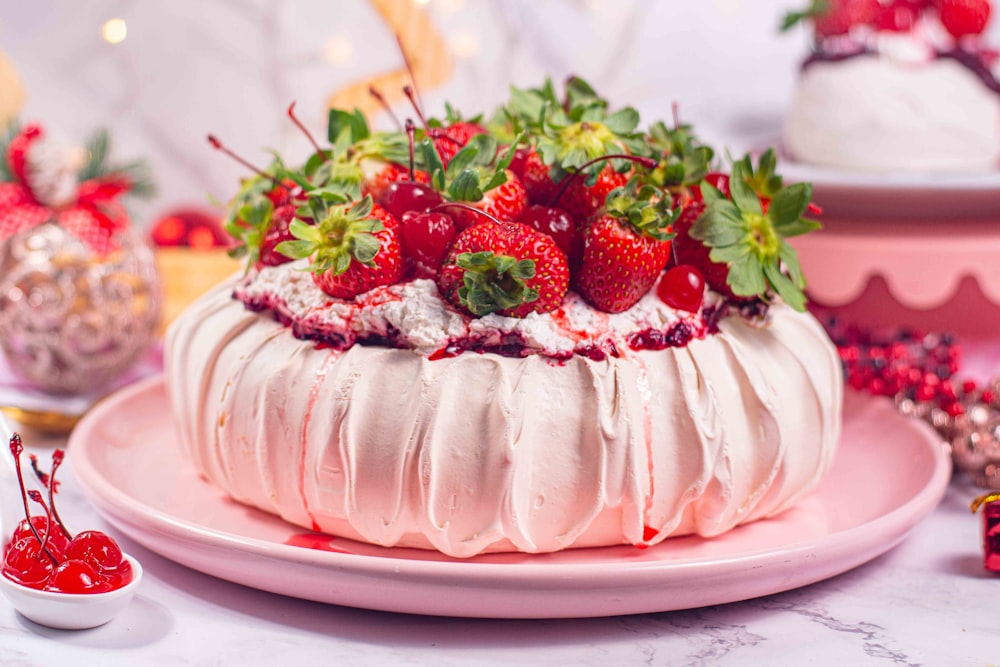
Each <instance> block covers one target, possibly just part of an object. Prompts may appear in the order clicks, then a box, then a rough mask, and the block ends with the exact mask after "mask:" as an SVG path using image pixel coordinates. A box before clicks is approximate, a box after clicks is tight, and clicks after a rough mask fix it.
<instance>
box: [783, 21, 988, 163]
mask: <svg viewBox="0 0 1000 667" xmlns="http://www.w3.org/2000/svg"><path fill="white" fill-rule="evenodd" d="M885 39H886V40H887V41H886V45H885V46H886V52H887V54H889V56H891V57H878V56H858V57H853V58H848V59H847V60H844V61H839V62H817V63H813V64H810V65H809V66H807V67H805V68H804V70H803V72H802V76H801V78H800V80H799V83H798V87H797V90H796V93H795V96H794V99H793V101H792V104H791V108H790V110H789V113H788V115H787V116H786V118H785V124H784V137H783V140H784V145H785V148H786V150H787V151H788V152H789V153H790V155H791V156H792V157H793V158H794V159H796V160H799V161H801V162H807V163H812V164H819V165H825V166H830V167H837V168H843V169H852V170H868V171H908V172H976V171H988V170H991V169H997V168H998V167H1000V95H998V94H997V93H995V92H993V91H991V90H990V89H989V88H987V86H986V85H985V84H984V83H983V82H982V81H981V80H980V79H979V78H978V77H977V76H976V75H975V74H973V73H972V72H971V71H969V70H968V69H967V68H966V67H964V66H962V65H961V64H959V63H957V62H955V61H954V60H951V59H948V58H936V59H932V60H924V59H923V58H924V56H923V55H921V53H920V50H919V48H916V47H914V48H912V49H911V48H909V47H907V46H906V44H905V43H904V42H900V41H899V40H898V39H896V41H892V40H893V39H895V38H892V37H888V36H886V38H885ZM911 46H913V45H911ZM917 46H919V45H917Z"/></svg>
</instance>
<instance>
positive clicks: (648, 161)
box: [549, 153, 659, 207]
mask: <svg viewBox="0 0 1000 667" xmlns="http://www.w3.org/2000/svg"><path fill="white" fill-rule="evenodd" d="M603 160H628V161H629V162H638V163H639V164H641V165H642V166H644V167H646V168H647V169H655V168H656V165H657V164H659V163H658V162H657V161H656V160H654V159H653V158H648V157H640V156H638V155H628V154H626V153H612V154H611V155H602V156H601V157H596V158H594V159H593V160H590V161H589V162H584V163H583V164H582V165H580V168H579V169H577V170H576V171H574V172H573V173H572V174H570V175H569V177H568V178H565V179H563V182H562V187H561V188H559V192H557V193H556V196H555V197H553V198H552V201H551V202H550V203H549V206H552V207H555V206H557V205H558V204H559V200H560V199H561V198H562V196H563V193H564V192H566V188H568V187H569V186H570V183H572V182H573V181H574V180H575V179H576V178H579V176H580V174H582V173H583V172H584V171H585V170H586V169H587V167H589V166H590V165H592V164H597V163H598V162H601V161H603Z"/></svg>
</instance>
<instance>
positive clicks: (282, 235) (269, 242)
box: [260, 204, 298, 266]
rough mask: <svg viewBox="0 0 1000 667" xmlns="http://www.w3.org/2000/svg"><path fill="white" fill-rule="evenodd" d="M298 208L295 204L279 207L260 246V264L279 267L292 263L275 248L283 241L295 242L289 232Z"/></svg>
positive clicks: (272, 215)
mask: <svg viewBox="0 0 1000 667" xmlns="http://www.w3.org/2000/svg"><path fill="white" fill-rule="evenodd" d="M297 210H298V207H297V206H295V205H294V204H284V205H283V206H279V207H278V208H276V209H275V210H274V213H272V214H271V223H270V224H269V225H268V226H267V231H266V232H265V233H264V241H263V242H262V243H261V244H260V263H261V264H263V265H264V266H278V265H279V264H284V263H286V262H290V261H292V260H291V258H289V257H285V256H284V255H282V254H281V253H280V252H278V251H277V250H275V247H277V245H278V244H279V243H281V242H283V241H294V240H295V237H294V236H292V233H291V232H290V231H288V225H290V224H291V222H292V220H293V219H294V218H295V211H297Z"/></svg>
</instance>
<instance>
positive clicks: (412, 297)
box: [234, 260, 721, 358]
mask: <svg viewBox="0 0 1000 667" xmlns="http://www.w3.org/2000/svg"><path fill="white" fill-rule="evenodd" d="M307 264H308V261H307V260H299V261H297V262H290V263H288V264H282V265H280V266H275V267H263V268H261V269H260V270H257V271H254V272H252V273H251V274H250V275H248V276H247V278H246V280H245V281H244V282H243V283H242V284H241V285H240V286H238V287H237V288H236V290H235V292H234V294H235V296H236V298H237V299H239V300H240V301H242V302H243V303H244V304H246V305H247V307H249V308H250V309H251V310H269V311H271V312H272V313H274V315H275V316H276V317H277V318H278V319H279V320H280V321H282V322H286V323H288V324H289V325H290V326H291V328H292V331H293V332H294V334H295V335H296V336H297V337H299V338H303V339H313V340H320V341H323V342H325V343H327V344H329V345H331V346H332V347H336V348H340V349H346V348H349V347H351V346H352V345H354V344H356V343H358V342H370V341H376V342H380V343H383V344H389V345H390V346H395V347H403V348H409V349H412V350H413V351H415V352H417V353H418V354H420V355H423V356H429V355H432V354H435V353H441V352H442V351H447V350H448V349H449V348H454V349H456V350H458V349H468V348H475V349H492V348H500V347H503V346H512V347H515V348H517V350H518V352H519V353H520V354H525V353H527V354H530V353H535V354H541V355H543V356H549V357H557V358H565V357H566V356H568V355H571V354H574V353H577V354H585V355H587V356H594V355H595V354H597V356H602V355H606V356H618V355H619V354H621V353H623V352H624V351H625V350H626V349H628V348H629V347H630V346H631V347H636V343H635V338H636V336H639V335H642V334H645V333H647V332H661V333H662V334H664V335H668V334H670V332H671V331H673V332H679V335H678V342H683V343H686V342H687V341H688V340H690V339H692V338H700V337H703V336H705V335H706V334H707V333H708V332H709V330H710V329H711V328H712V327H711V325H710V323H709V322H707V321H706V317H705V312H706V309H707V310H708V311H709V312H711V311H713V310H714V309H716V308H717V307H719V306H721V297H720V296H719V295H718V294H716V293H715V292H712V291H710V290H706V293H705V294H706V296H705V302H704V304H703V306H702V309H701V310H699V311H698V312H696V313H687V312H682V311H677V310H675V309H673V308H671V307H669V306H667V305H666V304H665V303H663V302H662V301H661V300H660V299H659V298H658V297H657V296H656V290H655V289H653V290H650V291H649V293H647V294H646V295H645V296H644V297H643V298H642V299H641V300H640V301H639V302H638V303H636V304H635V305H634V306H632V307H631V308H629V309H628V310H626V311H624V312H621V313H614V314H608V313H602V312H600V311H597V310H595V309H594V308H592V307H590V306H589V305H587V303H586V302H584V300H583V299H582V298H581V297H580V296H579V295H577V294H576V293H575V292H572V291H571V292H569V293H568V294H567V296H566V298H565V300H564V302H563V305H562V306H561V307H560V308H559V309H557V310H555V311H553V312H551V313H532V314H530V315H528V316H527V317H524V318H513V317H504V316H502V315H497V314H495V313H493V314H489V315H486V316H484V317H479V318H474V317H469V316H467V315H465V314H463V313H461V312H459V311H458V310H456V309H455V308H453V307H452V306H451V305H450V304H448V303H447V302H445V301H444V300H443V299H442V298H441V296H440V294H439V293H438V290H437V286H436V285H435V284H434V281H432V280H427V279H418V280H413V281H410V282H405V283H398V284H395V285H389V286H385V287H378V288H375V289H373V290H371V291H369V292H366V293H365V294H362V295H360V296H358V297H357V298H356V299H354V300H343V299H335V298H332V297H330V296H328V295H327V294H325V293H324V292H323V291H322V290H320V289H319V288H318V287H317V286H316V284H315V283H314V282H313V279H312V276H311V275H310V274H309V272H308V271H307V270H306V266H307ZM681 330H682V331H681Z"/></svg>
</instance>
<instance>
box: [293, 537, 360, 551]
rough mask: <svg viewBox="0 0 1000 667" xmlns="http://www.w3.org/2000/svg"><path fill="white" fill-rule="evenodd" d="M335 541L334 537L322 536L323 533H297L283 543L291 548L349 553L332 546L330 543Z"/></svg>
mask: <svg viewBox="0 0 1000 667" xmlns="http://www.w3.org/2000/svg"><path fill="white" fill-rule="evenodd" d="M335 539H336V538H335V537H333V536H331V535H324V534H323V533H297V534H295V535H292V536H291V537H289V538H288V539H287V540H285V542H284V543H285V544H287V545H288V546H291V547H302V548H303V549H315V550H316V551H330V552H332V553H337V554H349V553H351V552H350V551H344V550H343V549H338V548H336V547H335V546H333V545H332V544H331V543H332V542H333V541H334V540H335Z"/></svg>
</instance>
